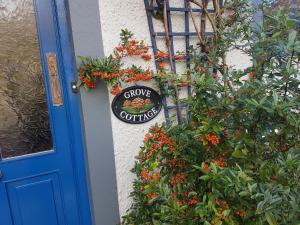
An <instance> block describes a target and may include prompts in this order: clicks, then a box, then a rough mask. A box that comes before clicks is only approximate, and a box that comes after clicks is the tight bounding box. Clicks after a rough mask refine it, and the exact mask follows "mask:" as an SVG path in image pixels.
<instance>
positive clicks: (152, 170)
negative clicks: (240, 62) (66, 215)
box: [123, 0, 300, 225]
mask: <svg viewBox="0 0 300 225" xmlns="http://www.w3.org/2000/svg"><path fill="white" fill-rule="evenodd" d="M213 2H214V3H215V1H213ZM190 3H194V4H197V5H198V6H200V7H201V6H202V7H204V6H203V5H201V4H200V3H199V2H197V1H190ZM262 7H263V9H264V11H267V10H265V9H268V8H269V7H270V5H268V4H264V5H263V6H262ZM204 11H205V10H204ZM252 14H253V10H252V9H251V7H250V1H247V0H242V1H237V0H233V1H226V2H225V5H224V8H223V9H220V8H218V6H216V5H215V14H214V17H212V18H210V20H211V22H212V23H213V24H212V26H213V27H214V29H215V30H214V34H213V36H212V37H205V38H204V37H201V35H200V36H199V38H200V39H199V42H200V44H199V46H198V48H195V49H194V50H193V51H192V52H191V53H186V54H187V55H188V54H193V60H194V62H193V65H192V67H191V69H190V70H188V71H187V72H186V74H183V76H184V77H186V78H185V82H187V83H188V85H191V86H192V87H193V95H192V97H191V98H188V99H185V100H184V101H185V102H186V103H187V104H189V106H190V107H189V109H190V110H189V113H190V117H191V119H190V121H188V122H186V123H184V124H180V125H169V126H160V125H156V126H154V127H152V128H151V129H150V131H149V133H148V134H147V135H146V136H145V140H144V145H143V146H142V147H141V151H140V153H139V156H138V157H137V161H136V163H135V167H134V169H133V172H134V173H135V174H136V175H137V178H136V179H135V181H134V184H133V188H134V191H133V192H132V197H133V203H132V206H131V208H130V209H129V211H128V213H127V215H126V216H125V217H124V220H123V224H139V225H141V224H145V225H146V224H148V225H150V224H152V225H158V224H165V225H167V224H170V225H171V224H172V225H174V224H189V225H193V224H195V225H196V224H204V225H221V224H224V225H225V224H228V225H238V224H240V225H242V224H243V225H265V224H269V225H277V224H278V225H287V224H291V225H298V224H300V198H299V196H300V182H299V181H300V120H299V110H300V94H299V88H300V81H299V55H300V54H299V53H300V40H299V33H298V31H297V30H296V29H295V27H296V26H295V24H296V23H299V21H297V19H295V17H294V16H293V15H292V14H291V13H290V12H288V11H286V10H285V9H282V10H279V11H277V12H275V14H271V15H266V16H265V17H264V21H263V23H262V24H261V25H257V26H255V27H254V28H253V26H252V24H253V21H252ZM233 48H238V49H240V50H241V51H243V52H244V53H245V54H248V55H249V56H250V57H251V58H253V65H252V66H251V67H249V68H247V69H245V70H244V71H241V70H236V69H234V68H229V66H228V65H227V62H226V54H227V53H228V51H230V50H231V49H233ZM167 56H168V55H167ZM167 56H166V54H165V53H161V54H160V55H159V57H157V56H156V58H164V57H167ZM155 78H156V79H157V80H158V81H159V82H160V84H162V85H164V84H166V83H167V82H169V81H170V80H172V82H174V83H175V84H176V82H180V81H181V80H182V77H180V76H177V75H176V74H174V73H172V71H169V70H168V69H166V68H165V67H162V68H161V69H160V70H159V71H158V73H157V74H156V75H155Z"/></svg>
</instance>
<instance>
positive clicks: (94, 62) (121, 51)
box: [77, 29, 153, 95]
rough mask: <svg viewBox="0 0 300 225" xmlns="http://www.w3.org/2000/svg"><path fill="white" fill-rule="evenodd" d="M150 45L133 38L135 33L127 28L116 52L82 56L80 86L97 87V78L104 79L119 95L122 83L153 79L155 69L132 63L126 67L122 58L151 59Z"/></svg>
mask: <svg viewBox="0 0 300 225" xmlns="http://www.w3.org/2000/svg"><path fill="white" fill-rule="evenodd" d="M148 51H149V47H148V46H146V45H145V43H144V42H143V41H138V40H136V39H133V34H132V33H131V32H130V31H128V30H127V29H125V30H122V31H121V34H120V43H119V45H118V46H117V47H116V48H115V49H114V52H113V53H112V54H111V55H109V56H107V57H104V58H96V59H93V58H91V57H80V59H81V65H80V68H79V69H78V75H79V82H78V84H77V85H78V86H83V87H84V88H85V89H87V90H89V89H93V88H95V87H96V81H97V79H101V80H103V81H104V82H105V83H106V84H107V85H108V86H112V89H111V93H112V94H113V95H118V94H119V93H120V92H121V91H122V83H124V82H125V83H129V82H134V83H137V82H139V81H149V80H151V79H152V76H153V71H152V70H150V69H143V68H142V67H141V66H137V65H132V66H130V67H127V68H124V64H123V63H122V59H124V58H125V57H139V58H142V59H143V60H145V61H149V60H150V59H151V58H152V57H151V55H150V54H149V52H148Z"/></svg>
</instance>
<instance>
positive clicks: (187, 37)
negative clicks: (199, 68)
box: [144, 0, 223, 124]
mask: <svg viewBox="0 0 300 225" xmlns="http://www.w3.org/2000/svg"><path fill="white" fill-rule="evenodd" d="M182 1H183V4H182V5H183V7H172V6H170V1H169V0H156V1H155V0H144V4H145V9H146V13H147V20H148V26H149V31H150V35H151V42H152V48H153V52H154V54H157V53H158V52H159V49H158V47H157V40H158V39H161V38H167V37H168V41H169V49H168V51H169V54H170V59H169V60H168V61H169V63H170V67H171V70H172V72H173V73H176V63H177V60H176V59H175V57H174V55H175V50H174V37H182V38H183V41H184V42H185V52H186V53H188V52H189V50H190V45H191V37H195V36H198V35H199V33H200V32H199V31H198V32H195V31H191V29H190V18H191V16H193V15H191V13H193V14H198V15H200V16H201V26H202V24H203V23H205V22H206V21H205V20H206V16H204V17H203V15H204V14H203V10H202V9H201V8H195V7H193V8H192V7H191V5H190V4H189V0H182ZM154 2H155V4H154ZM202 2H203V3H204V4H205V3H208V2H209V0H202ZM218 3H219V4H220V6H221V7H222V4H223V1H222V0H218ZM207 12H208V13H215V11H214V10H212V9H207ZM162 13H166V17H165V18H164V19H165V20H164V21H165V22H167V24H164V25H165V26H166V27H167V30H168V32H166V31H165V32H156V31H155V28H154V21H153V19H154V15H155V14H156V15H157V16H161V17H162V16H163V15H162ZM173 13H183V14H184V30H183V31H181V32H173V27H172V15H173ZM204 30H205V25H204ZM196 31H197V30H196ZM202 32H203V31H202ZM212 34H213V33H212V32H206V30H205V31H204V33H202V34H201V35H205V36H210V35H212ZM184 61H185V66H186V68H187V69H189V68H190V67H191V55H188V54H187V55H186V57H185V59H184ZM181 62H182V60H181ZM155 65H156V68H157V69H159V62H158V61H155ZM161 88H163V87H161ZM176 89H177V87H175V94H177V93H176ZM161 91H162V92H164V90H161ZM187 94H188V96H191V95H192V88H191V86H190V85H188V86H187ZM163 107H164V114H165V118H166V119H169V118H170V110H174V109H175V110H176V117H177V121H178V123H179V124H181V123H182V122H183V118H182V114H181V113H182V109H186V108H187V107H188V106H187V105H185V104H180V102H179V101H178V99H177V101H174V104H168V101H167V97H166V96H163ZM187 117H189V116H188V115H187ZM187 119H188V118H187Z"/></svg>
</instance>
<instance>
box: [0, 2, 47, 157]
mask: <svg viewBox="0 0 300 225" xmlns="http://www.w3.org/2000/svg"><path fill="white" fill-rule="evenodd" d="M49 149H52V140H51V131H50V124H49V113H48V108H47V99H46V95H45V87H44V80H43V74H42V70H41V59H40V53H39V45H38V37H37V31H36V22H35V15H34V9H33V2H32V0H0V150H1V155H2V158H8V157H13V156H20V155H25V154H30V153H35V152H40V151H46V150H49Z"/></svg>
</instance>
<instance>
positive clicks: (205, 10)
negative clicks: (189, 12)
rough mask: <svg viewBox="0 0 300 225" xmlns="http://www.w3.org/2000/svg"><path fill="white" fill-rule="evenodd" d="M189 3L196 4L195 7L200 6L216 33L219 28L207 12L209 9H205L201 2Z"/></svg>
mask: <svg viewBox="0 0 300 225" xmlns="http://www.w3.org/2000/svg"><path fill="white" fill-rule="evenodd" d="M189 2H192V3H194V4H195V5H197V6H199V7H200V8H201V9H202V10H203V11H204V12H205V14H206V16H207V18H208V20H209V22H210V23H211V26H212V29H213V32H214V33H215V32H216V31H217V28H216V24H215V22H214V21H213V19H212V18H211V16H210V14H209V12H208V11H207V8H205V7H204V6H203V5H202V4H201V3H200V2H197V1H196V0H189Z"/></svg>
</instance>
